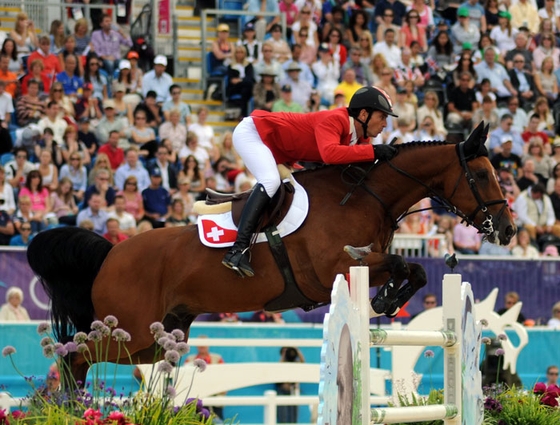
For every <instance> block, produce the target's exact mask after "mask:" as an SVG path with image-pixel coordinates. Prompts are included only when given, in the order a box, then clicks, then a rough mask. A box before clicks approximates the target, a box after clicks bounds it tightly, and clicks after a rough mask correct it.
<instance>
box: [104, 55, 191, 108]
mask: <svg viewBox="0 0 560 425" xmlns="http://www.w3.org/2000/svg"><path fill="white" fill-rule="evenodd" d="M132 53H136V52H132ZM136 54H137V53H136ZM131 68H132V65H131V64H130V61H129V60H127V59H121V61H120V62H119V72H118V73H117V77H116V78H114V79H113V92H114V93H117V87H118V88H122V89H123V91H124V93H125V95H124V97H123V100H124V101H125V102H126V104H127V105H130V106H131V107H134V106H136V105H138V103H140V101H141V97H140V92H141V90H140V89H139V88H138V81H137V80H134V79H133V78H132V71H131ZM179 94H180V93H179Z"/></svg>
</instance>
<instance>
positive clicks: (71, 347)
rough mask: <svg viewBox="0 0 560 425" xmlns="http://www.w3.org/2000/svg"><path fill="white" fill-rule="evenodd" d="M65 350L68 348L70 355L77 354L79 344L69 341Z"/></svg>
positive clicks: (65, 345)
mask: <svg viewBox="0 0 560 425" xmlns="http://www.w3.org/2000/svg"><path fill="white" fill-rule="evenodd" d="M64 348H66V350H67V351H68V352H69V353H75V352H76V351H78V344H76V343H75V342H74V341H69V342H67V343H66V344H64Z"/></svg>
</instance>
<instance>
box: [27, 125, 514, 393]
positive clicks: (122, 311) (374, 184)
mask: <svg viewBox="0 0 560 425" xmlns="http://www.w3.org/2000/svg"><path fill="white" fill-rule="evenodd" d="M487 132H488V127H486V128H483V125H482V124H481V125H479V126H478V127H477V128H476V129H475V130H473V132H472V133H471V135H470V136H469V138H468V139H467V140H466V141H463V142H461V143H458V144H453V143H448V142H435V141H434V142H413V143H410V144H403V145H396V148H397V150H398V153H397V155H396V156H395V157H394V158H393V159H392V160H390V161H384V162H379V161H377V162H372V163H360V164H349V165H344V166H340V165H325V166H323V167H320V168H318V169H315V170H305V171H300V172H296V173H294V174H293V177H294V178H295V179H296V180H297V181H298V182H299V183H300V184H301V186H303V187H304V188H305V190H306V192H307V194H308V198H309V213H308V216H307V218H306V219H305V221H304V223H303V224H302V226H301V227H300V228H299V229H298V230H297V231H295V232H294V233H292V234H290V235H288V236H286V237H285V238H284V239H283V241H284V244H285V247H286V250H287V253H288V257H289V261H290V263H291V267H292V270H293V275H294V277H295V281H296V282H297V285H298V287H299V289H300V291H301V292H302V293H303V294H304V295H305V296H306V297H307V298H308V299H310V300H313V301H314V302H317V303H328V302H329V301H330V294H331V289H332V282H333V281H334V278H335V276H336V275H337V274H339V273H345V272H347V270H348V268H349V267H350V266H353V265H357V264H356V260H355V259H353V258H351V257H350V256H349V255H348V254H347V253H346V252H344V247H345V246H347V245H353V246H367V245H370V247H369V248H370V251H371V252H369V253H366V254H364V257H363V258H361V259H360V260H361V261H362V262H363V263H365V264H367V267H368V268H369V275H370V287H373V286H382V289H383V290H382V291H378V296H377V297H376V298H377V300H376V299H374V301H372V307H373V310H374V311H376V312H378V313H388V314H391V313H395V311H397V310H398V308H399V307H401V306H402V305H403V304H404V303H405V302H406V301H408V299H410V297H412V296H413V295H414V293H415V292H416V291H417V290H418V289H420V288H421V287H423V286H424V285H425V284H426V282H427V277H426V274H425V272H424V269H423V268H422V266H421V265H419V264H415V263H407V262H406V261H405V260H404V258H402V257H401V256H399V255H393V254H388V253H387V248H388V246H389V245H390V242H391V240H392V237H393V233H394V231H395V229H396V228H397V227H398V220H399V218H400V217H402V216H403V215H404V214H406V212H407V211H408V210H409V208H410V207H411V206H412V205H414V204H415V203H417V202H418V201H420V200H421V199H423V198H425V197H427V196H428V197H432V198H437V199H438V201H439V202H441V203H442V204H443V205H445V206H446V207H447V208H448V209H450V210H452V211H453V212H454V213H456V214H457V215H458V216H459V217H462V218H463V220H464V221H465V222H466V223H467V224H468V225H472V226H475V227H476V228H477V229H478V230H479V232H481V233H483V234H484V236H485V237H486V238H487V239H488V240H489V241H490V242H494V243H501V244H503V245H507V244H508V243H509V242H510V240H511V238H512V237H513V236H514V234H515V232H516V229H515V225H514V222H513V218H512V215H511V212H510V211H509V209H508V207H507V203H506V201H505V199H504V197H503V195H502V191H501V188H500V185H499V183H498V180H497V178H496V173H495V171H494V168H493V167H492V165H491V163H490V161H489V160H488V152H487V150H486V148H485V147H484V141H485V140H486V138H487ZM224 253H225V248H208V247H205V246H203V245H202V243H201V242H200V240H199V236H198V232H197V226H196V225H189V226H185V227H175V228H164V229H157V230H150V231H148V232H145V233H142V234H139V235H137V236H134V237H132V238H130V239H128V240H126V241H124V242H121V243H120V244H118V245H115V246H113V245H111V244H110V243H109V242H108V241H107V240H105V239H104V238H102V237H101V236H99V235H97V234H95V233H93V232H90V231H87V230H84V229H80V228H76V227H61V228H55V229H51V230H47V231H44V232H41V233H39V234H38V235H37V236H36V237H35V238H34V239H33V241H32V242H31V244H30V246H29V247H28V251H27V255H28V261H29V264H30V266H31V268H32V270H33V271H34V273H35V275H36V276H37V278H38V279H39V280H40V282H41V283H42V284H43V286H44V287H45V289H46V292H47V294H48V295H49V297H50V298H51V305H52V310H51V320H52V324H53V332H54V334H55V336H56V338H57V339H58V340H59V341H61V342H66V341H68V340H70V339H71V338H72V335H73V334H74V333H75V332H79V331H82V332H86V333H87V332H88V331H89V330H90V325H91V323H92V321H93V320H95V319H96V318H103V317H106V316H107V315H113V316H116V317H117V319H118V320H119V326H120V327H121V328H122V329H124V330H126V331H127V332H129V333H130V335H131V340H130V341H129V342H127V349H128V350H127V351H128V353H130V357H129V355H128V353H126V354H125V353H121V357H119V356H118V350H117V347H116V344H112V345H111V346H110V349H109V351H108V353H104V357H103V361H110V362H115V363H119V362H121V363H123V362H126V363H130V359H132V361H133V362H134V363H152V362H154V361H155V360H157V359H156V358H155V353H156V352H157V350H156V343H155V341H154V338H153V336H152V335H151V334H150V332H149V327H150V325H151V324H152V323H153V322H156V321H160V322H161V323H163V325H164V327H165V329H166V330H168V331H171V330H172V329H182V330H183V331H184V332H185V335H186V337H187V338H188V331H189V328H190V325H191V324H192V322H193V320H194V319H195V318H196V317H197V316H198V315H200V314H203V313H216V312H243V311H255V310H261V309H263V308H264V307H265V305H267V303H268V302H270V301H271V300H273V299H275V298H276V297H278V296H279V295H280V294H281V293H282V292H283V290H284V286H285V285H284V281H283V279H282V275H281V273H280V271H279V268H278V267H277V265H276V264H275V262H274V260H273V258H272V255H271V251H270V249H269V248H268V247H267V246H266V244H264V243H260V244H256V245H254V246H253V249H252V264H253V265H254V267H255V270H256V274H255V276H254V277H252V278H245V279H244V278H242V277H240V276H238V275H237V274H236V273H234V272H232V271H231V270H229V269H227V268H225V267H223V266H222V265H221V259H222V257H223V255H224ZM405 280H407V283H406V284H404V285H402V284H403V282H404V281H405ZM401 286H402V287H401ZM88 344H91V346H90V349H91V352H92V353H95V350H94V349H93V343H92V342H88ZM123 351H124V350H123ZM90 360H92V361H93V362H95V361H96V359H95V357H94V358H93V359H90ZM100 361H101V359H100ZM69 362H70V365H71V372H72V375H73V376H74V379H76V380H77V381H78V380H79V381H82V382H85V376H86V373H87V368H88V362H86V360H85V358H84V356H83V355H82V354H79V353H72V358H71V359H70V360H69Z"/></svg>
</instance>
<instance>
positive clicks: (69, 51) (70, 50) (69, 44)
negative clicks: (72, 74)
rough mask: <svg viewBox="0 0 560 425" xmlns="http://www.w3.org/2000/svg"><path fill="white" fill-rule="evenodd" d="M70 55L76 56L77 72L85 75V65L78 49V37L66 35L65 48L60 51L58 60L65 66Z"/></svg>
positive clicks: (79, 74) (78, 74)
mask: <svg viewBox="0 0 560 425" xmlns="http://www.w3.org/2000/svg"><path fill="white" fill-rule="evenodd" d="M68 55H74V56H75V57H76V62H77V64H76V74H77V76H78V77H81V76H82V75H84V65H83V63H82V60H81V58H82V57H81V56H80V55H79V54H78V53H77V50H76V38H75V37H74V36H73V35H69V36H66V37H65V38H64V48H63V49H62V50H61V51H60V52H59V53H58V60H59V61H60V66H61V67H63V68H64V61H65V60H66V57H67V56H68Z"/></svg>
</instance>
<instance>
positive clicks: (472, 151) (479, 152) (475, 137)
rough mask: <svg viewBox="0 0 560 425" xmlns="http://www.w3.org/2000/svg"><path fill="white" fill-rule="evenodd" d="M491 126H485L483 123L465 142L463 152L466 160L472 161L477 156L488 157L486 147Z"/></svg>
mask: <svg viewBox="0 0 560 425" xmlns="http://www.w3.org/2000/svg"><path fill="white" fill-rule="evenodd" d="M489 128H490V124H488V125H486V126H485V124H484V121H481V122H480V124H478V126H477V127H476V128H475V129H474V130H473V131H472V132H471V134H470V135H469V137H468V139H467V140H465V141H464V142H463V152H464V155H465V158H467V159H470V158H474V157H477V156H488V151H487V150H486V147H485V146H484V142H486V138H487V137H488V130H489Z"/></svg>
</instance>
